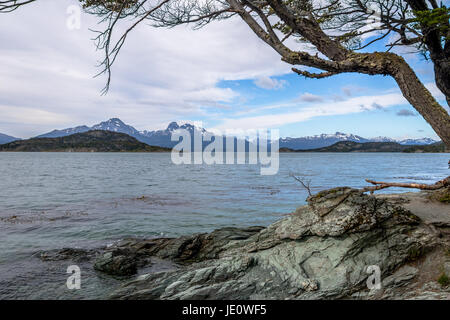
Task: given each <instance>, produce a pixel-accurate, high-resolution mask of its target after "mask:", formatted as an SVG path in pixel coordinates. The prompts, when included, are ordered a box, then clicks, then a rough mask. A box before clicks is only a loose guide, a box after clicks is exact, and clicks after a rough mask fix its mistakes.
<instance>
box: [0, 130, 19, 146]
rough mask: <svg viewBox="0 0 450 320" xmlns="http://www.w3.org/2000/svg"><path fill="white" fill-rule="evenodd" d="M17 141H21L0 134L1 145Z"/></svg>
mask: <svg viewBox="0 0 450 320" xmlns="http://www.w3.org/2000/svg"><path fill="white" fill-rule="evenodd" d="M16 140H20V139H19V138H15V137H12V136H8V135H7V134H3V133H0V144H5V143H10V142H13V141H16Z"/></svg>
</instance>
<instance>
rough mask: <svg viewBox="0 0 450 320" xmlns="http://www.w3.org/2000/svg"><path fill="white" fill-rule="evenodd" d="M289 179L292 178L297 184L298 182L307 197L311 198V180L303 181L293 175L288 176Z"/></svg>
mask: <svg viewBox="0 0 450 320" xmlns="http://www.w3.org/2000/svg"><path fill="white" fill-rule="evenodd" d="M289 176H290V177H292V178H294V179H295V180H297V181H298V182H300V184H301V185H302V187H303V188H304V189H305V190H306V191H307V192H308V195H309V196H312V192H311V180H304V179H302V178H299V177H297V176H296V175H294V174H293V173H291V174H289Z"/></svg>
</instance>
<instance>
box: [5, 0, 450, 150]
mask: <svg viewBox="0 0 450 320" xmlns="http://www.w3.org/2000/svg"><path fill="white" fill-rule="evenodd" d="M33 1H36V0H28V1H27V0H22V1H0V12H2V11H7V10H12V9H16V8H17V7H19V6H20V5H22V4H27V3H29V2H33ZM79 1H80V2H81V3H82V4H83V7H84V8H85V10H86V11H87V12H89V13H91V14H95V15H98V16H99V17H100V18H101V19H102V21H103V22H106V23H107V28H106V29H105V30H104V31H101V32H99V33H98V36H97V38H96V41H97V47H98V48H100V49H103V50H105V60H104V61H103V63H102V65H103V67H104V69H103V70H102V73H107V74H108V80H107V85H106V90H107V89H108V87H109V83H110V80H111V66H112V65H113V63H114V61H115V59H116V58H117V55H118V53H119V51H120V49H121V47H122V46H123V44H124V42H125V40H126V37H127V35H128V33H129V32H131V31H132V30H133V29H134V28H135V27H136V26H137V25H138V24H139V23H141V22H143V21H152V22H153V25H154V26H155V27H174V26H177V25H180V24H193V26H194V28H200V27H202V26H204V25H206V24H208V23H210V22H212V21H216V20H222V19H227V18H230V17H233V16H239V17H240V18H241V19H242V20H243V21H244V22H245V23H246V24H247V25H248V26H249V27H250V29H251V30H252V31H253V32H254V33H255V34H256V35H257V36H258V37H259V38H260V39H261V40H262V41H264V42H265V43H266V44H267V45H269V46H270V47H272V48H273V49H274V50H275V51H276V52H277V53H278V54H279V55H280V57H281V59H282V60H283V61H285V62H286V63H288V64H291V65H293V66H298V65H300V66H304V67H310V68H314V69H318V70H319V71H318V72H311V71H310V70H309V71H308V70H300V69H298V68H296V67H293V68H292V70H293V71H294V72H296V73H298V74H299V75H301V76H305V77H307V78H315V79H322V78H326V77H331V76H333V75H337V74H340V73H346V72H357V73H363V74H368V75H385V76H391V77H392V78H393V79H394V80H395V81H396V83H397V84H398V86H399V88H400V90H401V92H402V94H403V96H404V97H405V98H406V99H407V100H408V102H409V103H410V104H411V105H412V106H413V107H414V108H415V109H416V110H417V111H418V112H419V113H420V114H421V115H422V116H423V118H424V119H425V120H426V121H427V122H428V123H429V124H430V125H431V127H432V128H433V129H434V130H435V132H436V133H437V135H438V136H439V137H440V138H441V139H442V141H443V142H444V143H445V144H446V146H447V147H449V148H450V116H449V114H448V113H447V111H446V110H445V109H444V107H443V106H441V105H440V104H439V103H438V102H437V101H436V100H435V99H434V97H433V96H432V95H431V93H430V92H429V91H428V90H427V88H426V87H425V86H424V85H423V83H421V81H420V80H419V79H418V77H417V76H416V74H415V72H414V70H413V69H412V68H411V67H410V66H409V65H408V63H407V62H406V61H405V60H404V59H403V58H402V57H401V56H399V55H397V54H395V53H392V52H391V50H392V48H394V47H396V46H409V47H411V48H413V49H414V50H416V51H417V52H419V53H421V54H422V55H423V56H424V57H425V58H426V59H430V60H431V61H432V62H433V65H434V71H435V80H436V85H437V87H438V88H439V89H440V90H441V91H442V93H443V94H444V95H445V97H446V100H447V104H449V105H450V26H449V17H450V11H449V9H448V8H447V7H446V6H444V5H443V4H442V3H441V4H440V5H439V4H438V3H437V1H436V0H153V1H152V0H79ZM2 6H3V7H2ZM125 18H132V19H133V21H132V24H131V26H130V27H128V29H127V30H126V31H125V33H123V34H122V35H121V36H120V37H119V38H118V40H117V41H116V42H112V38H113V37H112V35H113V32H114V28H115V26H116V25H117V23H118V22H119V21H120V20H123V19H125ZM292 39H294V40H295V41H292ZM383 39H384V41H386V40H389V42H388V43H387V45H386V50H385V51H383V52H374V51H373V50H372V51H371V50H370V47H371V46H373V45H374V44H375V43H377V42H380V41H382V40H383ZM287 43H291V44H290V45H288V44H287ZM364 49H368V51H365V52H364V51H363V50H364Z"/></svg>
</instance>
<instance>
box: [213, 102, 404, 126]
mask: <svg viewBox="0 0 450 320" xmlns="http://www.w3.org/2000/svg"><path fill="white" fill-rule="evenodd" d="M404 104H407V101H406V100H405V98H404V97H403V95H402V94H401V93H389V94H385V95H378V96H359V97H353V98H350V99H347V100H344V101H336V102H333V103H331V102H329V101H327V102H317V103H313V104H308V106H306V107H298V109H299V110H298V111H295V112H280V113H278V114H276V113H275V114H274V113H272V114H270V115H257V116H252V117H241V118H239V119H234V118H227V119H224V120H223V122H222V123H221V124H220V125H218V126H217V128H219V129H222V130H225V129H256V128H278V127H280V126H282V125H285V124H290V123H298V122H303V121H307V120H309V119H312V118H314V117H319V116H335V115H343V114H351V113H358V112H362V111H367V110H375V109H380V107H382V108H387V107H391V106H395V105H404ZM293 106H295V103H286V104H279V105H273V106H264V107H263V108H264V109H268V108H271V109H277V108H278V109H280V110H282V109H285V108H292V107H293Z"/></svg>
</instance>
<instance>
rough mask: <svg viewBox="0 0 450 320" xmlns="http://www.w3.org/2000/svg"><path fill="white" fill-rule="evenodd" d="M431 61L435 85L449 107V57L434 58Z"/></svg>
mask: <svg viewBox="0 0 450 320" xmlns="http://www.w3.org/2000/svg"><path fill="white" fill-rule="evenodd" d="M433 63H434V76H435V80H436V86H437V87H438V88H439V90H441V91H442V93H443V94H444V95H445V98H446V99H447V105H448V106H449V107H450V59H444V60H436V61H433Z"/></svg>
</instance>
